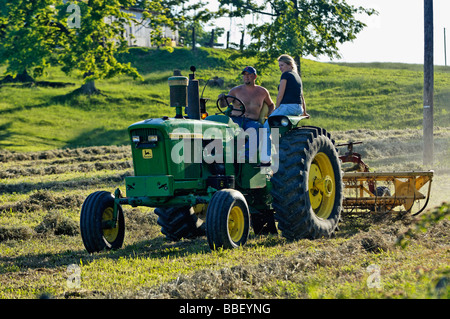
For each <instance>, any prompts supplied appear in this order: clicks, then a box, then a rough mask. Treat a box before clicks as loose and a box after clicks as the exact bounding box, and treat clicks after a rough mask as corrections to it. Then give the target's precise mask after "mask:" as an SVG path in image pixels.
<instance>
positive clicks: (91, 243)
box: [80, 191, 125, 253]
mask: <svg viewBox="0 0 450 319" xmlns="http://www.w3.org/2000/svg"><path fill="white" fill-rule="evenodd" d="M113 218H114V196H113V195H112V194H111V193H108V192H105V191H99V192H95V193H92V194H90V195H89V196H88V197H87V198H86V200H85V201H84V203H83V206H82V207H81V215H80V231H81V238H82V240H83V244H84V247H86V250H87V251H88V252H89V253H94V252H99V251H102V250H104V249H119V248H120V247H122V244H123V240H124V237H125V220H124V216H123V211H122V207H121V206H120V205H118V206H117V221H116V222H115V223H114V220H113ZM112 224H114V226H111V225H112Z"/></svg>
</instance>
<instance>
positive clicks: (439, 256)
mask: <svg viewBox="0 0 450 319" xmlns="http://www.w3.org/2000/svg"><path fill="white" fill-rule="evenodd" d="M346 134H351V133H348V132H347V133H344V132H341V133H339V134H337V136H338V137H339V138H345V136H346ZM359 134H363V132H362V131H360V133H359ZM391 134H392V135H391V136H389V135H386V136H385V137H379V136H378V135H377V133H376V132H375V131H366V132H365V135H366V136H372V138H373V139H374V140H370V139H369V140H365V144H364V145H366V146H365V147H364V148H362V149H361V152H362V153H365V152H367V150H370V149H371V147H372V146H373V145H372V144H373V143H375V142H374V141H376V142H377V143H382V140H380V139H383V138H384V139H390V138H392V136H398V134H399V133H398V132H396V131H394V132H392V133H391ZM409 135H412V136H414V134H413V133H411V132H409V131H407V132H406V134H405V135H404V137H408V136H409ZM403 140H404V141H403V142H402V143H403V144H402V143H400V142H399V143H397V145H399V146H400V147H401V149H409V148H410V147H411V149H412V146H409V144H410V141H408V138H403ZM447 140H448V138H447ZM375 145H376V144H375ZM3 154H4V157H3V161H4V162H2V163H1V164H2V167H1V170H2V171H7V172H9V173H13V172H12V171H8V170H9V169H11V168H12V167H13V166H14V167H15V168H16V169H18V170H19V172H22V171H23V172H27V173H29V174H31V175H30V176H28V177H23V176H21V175H20V174H17V175H14V174H13V175H11V176H10V177H9V178H6V179H5V180H4V181H7V182H8V183H7V184H2V186H1V187H2V195H1V196H0V287H1V288H0V298H38V297H41V296H46V297H48V296H51V297H52V298H189V299H191V298H283V299H284V298H294V299H297V298H333V299H334V298H448V286H447V288H445V289H447V290H444V291H443V292H442V291H441V290H439V289H437V288H436V286H437V284H438V282H439V280H441V279H442V278H445V276H446V272H447V271H448V265H449V261H450V260H449V256H448V226H449V224H448V221H446V220H444V221H441V222H440V223H439V224H436V225H434V224H432V226H428V227H429V228H428V229H427V232H426V233H424V234H421V233H418V234H414V236H413V237H411V239H410V242H409V244H408V245H406V246H405V248H401V247H400V246H397V245H396V242H397V241H399V239H400V238H402V236H403V234H406V233H407V232H408V230H409V229H413V230H414V229H416V226H415V225H416V223H418V222H419V221H420V220H419V221H414V220H413V219H411V217H410V216H403V217H402V216H397V215H392V216H384V217H383V216H378V217H377V218H375V217H372V216H370V215H367V216H365V217H359V218H355V217H348V216H347V217H344V218H343V222H341V224H340V230H339V232H337V234H336V237H335V238H331V239H320V240H315V241H310V240H300V241H297V242H288V241H286V240H285V239H284V238H282V237H281V236H265V237H257V236H255V235H254V234H252V235H251V238H250V239H249V241H248V243H247V245H246V246H245V247H241V248H239V249H235V250H224V251H223V250H220V251H214V252H211V251H210V249H209V246H208V244H207V240H206V238H204V237H200V238H198V239H195V240H182V241H180V242H176V243H174V242H170V241H167V240H165V238H164V236H163V235H162V234H161V233H160V227H159V226H158V225H157V224H156V215H155V214H153V213H152V209H151V208H143V207H138V208H131V207H128V206H124V209H125V218H126V238H125V243H124V247H123V248H122V249H120V250H117V251H104V252H101V253H98V254H93V255H90V254H88V253H87V252H86V251H85V249H84V246H83V244H82V240H81V237H80V234H79V226H78V220H79V211H80V206H81V204H82V201H83V200H84V198H86V196H87V195H88V194H90V193H92V192H94V191H96V190H100V189H103V190H109V191H113V190H114V189H115V188H116V187H121V188H123V185H122V180H121V179H120V178H116V176H117V175H121V174H123V172H124V170H123V169H121V168H116V169H110V168H109V166H108V165H107V164H108V163H113V162H115V160H116V159H117V158H120V159H121V160H122V161H127V160H129V158H130V156H131V154H130V150H129V149H128V148H126V147H104V148H96V147H91V148H82V149H77V150H56V151H46V152H32V153H12V152H7V153H3ZM374 156H375V157H376V156H377V155H376V154H374ZM385 156H386V158H387V157H390V158H391V159H392V160H393V161H395V160H396V157H395V156H393V155H392V154H390V153H389V152H387V153H386V154H385ZM108 157H111V160H110V161H109V162H108V161H107V160H106V158H108ZM368 157H369V158H371V157H370V153H369V156H368ZM97 162H98V163H102V165H97V166H95V165H88V164H90V163H97ZM58 163H59V169H60V171H58V172H53V171H51V170H50V171H46V172H43V173H42V176H41V175H40V174H41V172H40V170H39V169H40V168H42V167H52V166H54V165H57V164H58ZM406 164H407V165H415V164H414V161H411V162H409V163H406ZM33 166H35V167H36V168H37V171H36V172H34V171H27V170H26V169H29V168H30V167H33ZM4 167H6V170H4ZM74 167H78V168H82V169H83V171H82V172H79V173H77V172H75V171H73V169H74ZM377 167H379V168H382V166H377ZM21 169H22V170H21ZM125 171H127V169H125ZM33 174H34V175H33ZM79 174H81V175H84V174H85V175H86V176H85V178H84V177H83V178H79V176H78V175H79ZM446 176H447V177H448V174H447V175H443V176H442V178H443V179H444V182H442V181H437V182H438V184H437V188H435V189H434V190H433V196H434V197H435V199H434V201H433V203H439V200H444V199H445V198H446V196H447V195H448V194H449V193H448V190H447V188H444V187H442V186H441V185H444V184H445V180H447V179H446ZM105 177H106V178H105ZM27 178H29V179H28V180H27ZM439 178H441V176H440V177H439ZM11 185H12V186H11ZM24 185H25V186H24ZM446 194H447V195H446ZM433 205H434V204H433ZM433 205H431V206H430V207H434V206H433ZM69 265H77V266H78V267H79V269H80V276H81V277H80V285H79V286H78V287H71V286H70V285H69V284H68V281H67V280H68V279H69V278H71V277H70V276H71V275H72V274H73V273H72V272H70V271H69V270H68V266H69ZM370 265H378V266H379V267H380V269H381V273H380V276H381V286H380V288H370V287H368V284H367V282H368V280H369V276H370V275H371V273H370V272H369V271H368V270H367V269H368V267H369V266H370Z"/></svg>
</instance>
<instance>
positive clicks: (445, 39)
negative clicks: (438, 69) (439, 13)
mask: <svg viewBox="0 0 450 319" xmlns="http://www.w3.org/2000/svg"><path fill="white" fill-rule="evenodd" d="M444 57H445V66H447V35H446V34H445V28H444Z"/></svg>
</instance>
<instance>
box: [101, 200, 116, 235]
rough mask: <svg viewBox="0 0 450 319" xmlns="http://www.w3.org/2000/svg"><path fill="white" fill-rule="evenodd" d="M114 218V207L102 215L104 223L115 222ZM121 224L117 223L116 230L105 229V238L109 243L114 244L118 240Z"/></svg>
mask: <svg viewBox="0 0 450 319" xmlns="http://www.w3.org/2000/svg"><path fill="white" fill-rule="evenodd" d="M113 217H114V209H113V208H112V207H108V208H106V209H105V210H104V211H103V214H102V223H103V222H108V221H113ZM118 224H119V223H116V227H115V228H106V229H103V237H105V239H106V240H107V241H108V242H109V243H112V242H114V241H115V240H116V238H117V235H118V234H119V225H118Z"/></svg>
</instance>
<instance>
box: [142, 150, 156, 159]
mask: <svg viewBox="0 0 450 319" xmlns="http://www.w3.org/2000/svg"><path fill="white" fill-rule="evenodd" d="M142 157H143V158H145V159H149V158H153V152H152V150H142Z"/></svg>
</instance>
